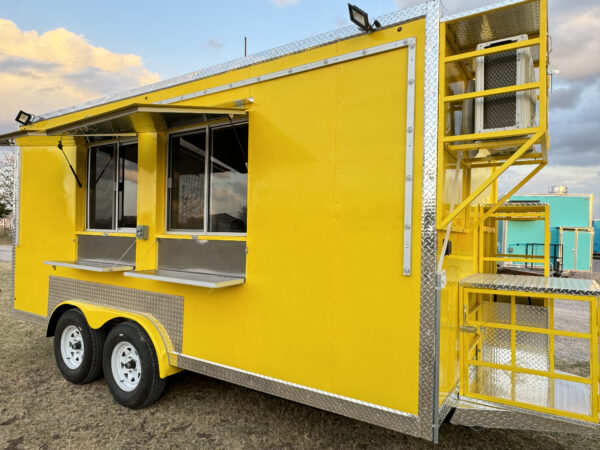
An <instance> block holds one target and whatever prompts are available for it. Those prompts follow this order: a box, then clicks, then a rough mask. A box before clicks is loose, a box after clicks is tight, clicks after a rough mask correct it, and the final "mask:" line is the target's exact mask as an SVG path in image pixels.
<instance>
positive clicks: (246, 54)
mask: <svg viewBox="0 0 600 450" xmlns="http://www.w3.org/2000/svg"><path fill="white" fill-rule="evenodd" d="M246 56H248V38H247V37H246V36H244V58H245V57H246Z"/></svg>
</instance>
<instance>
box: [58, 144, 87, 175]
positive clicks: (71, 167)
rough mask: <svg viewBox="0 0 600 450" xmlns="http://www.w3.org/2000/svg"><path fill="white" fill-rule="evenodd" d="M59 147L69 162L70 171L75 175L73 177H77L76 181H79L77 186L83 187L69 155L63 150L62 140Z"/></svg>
mask: <svg viewBox="0 0 600 450" xmlns="http://www.w3.org/2000/svg"><path fill="white" fill-rule="evenodd" d="M57 147H58V149H59V150H60V151H61V152H62V154H63V156H64V157H65V159H66V160H67V164H68V165H69V169H71V173H72V174H73V176H74V177H75V180H76V181H77V186H79V187H81V181H79V177H78V176H77V174H76V173H75V169H73V166H72V165H71V162H70V161H69V158H67V154H66V153H65V151H64V150H63V145H62V139H61V140H60V141H58V145H57Z"/></svg>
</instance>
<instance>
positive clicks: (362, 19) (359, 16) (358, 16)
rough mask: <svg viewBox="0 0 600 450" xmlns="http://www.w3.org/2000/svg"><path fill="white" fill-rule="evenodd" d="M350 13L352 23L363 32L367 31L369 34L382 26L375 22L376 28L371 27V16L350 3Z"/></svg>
mask: <svg viewBox="0 0 600 450" xmlns="http://www.w3.org/2000/svg"><path fill="white" fill-rule="evenodd" d="M348 12H349V13H350V20H351V21H352V23H354V24H355V25H357V26H358V27H359V28H360V29H361V30H364V31H366V32H367V33H369V32H371V31H373V30H375V28H378V27H380V26H381V24H380V23H379V21H377V20H376V21H375V22H373V25H374V26H373V25H371V24H370V23H369V15H368V14H367V13H366V12H365V11H363V10H362V9H360V8H359V7H358V6H356V5H351V4H350V3H348Z"/></svg>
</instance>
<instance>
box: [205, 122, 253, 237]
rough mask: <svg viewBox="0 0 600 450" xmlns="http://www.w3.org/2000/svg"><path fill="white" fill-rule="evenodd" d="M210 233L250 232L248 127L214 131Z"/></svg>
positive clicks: (240, 126)
mask: <svg viewBox="0 0 600 450" xmlns="http://www.w3.org/2000/svg"><path fill="white" fill-rule="evenodd" d="M211 140H212V154H211V164H210V170H211V175H210V176H211V178H210V231H212V232H230V233H245V232H246V216H247V205H248V202H247V195H248V124H243V125H237V126H235V127H231V126H227V127H222V128H216V129H213V130H211Z"/></svg>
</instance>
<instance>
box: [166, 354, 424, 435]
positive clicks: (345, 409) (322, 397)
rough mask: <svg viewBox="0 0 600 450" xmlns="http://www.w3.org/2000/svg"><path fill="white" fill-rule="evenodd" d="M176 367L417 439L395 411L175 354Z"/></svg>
mask: <svg viewBox="0 0 600 450" xmlns="http://www.w3.org/2000/svg"><path fill="white" fill-rule="evenodd" d="M177 360H178V362H179V367H181V368H182V369H187V370H191V371H193V372H196V373H200V374H203V375H206V376H209V377H212V378H217V379H219V380H223V381H226V382H228V383H233V384H237V385H240V386H244V387H246V388H250V389H254V390H257V391H260V392H265V393H267V394H271V395H275V396H277V397H282V398H285V399H288V400H292V401H294V402H298V403H302V404H305V405H309V406H312V407H315V408H319V409H323V410H325V411H330V412H333V413H336V414H340V415H343V416H346V417H351V418H353V419H357V420H360V421H363V422H368V423H371V424H373V425H378V426H382V427H385V428H389V429H391V430H395V431H399V432H401V433H407V434H412V435H414V436H417V435H418V434H417V433H418V431H419V430H418V427H417V426H416V425H417V423H418V421H419V419H418V418H417V416H414V415H412V414H407V413H405V412H402V411H397V410H395V409H391V408H386V407H383V406H379V405H375V404H373V403H367V402H363V401H360V400H355V399H352V398H349V397H344V396H342V395H337V394H332V393H330V392H326V391H321V390H319V389H313V388H310V387H307V386H302V385H300V384H296V383H290V382H288V381H284V380H279V379H277V378H272V377H268V376H265V375H260V374H257V373H253V372H248V371H246V370H241V369H237V368H235V367H230V366H225V365H223V364H218V363H214V362H211V361H206V360H204V359H200V358H194V357H192V356H188V355H182V354H177ZM428 437H430V435H429V436H428Z"/></svg>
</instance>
